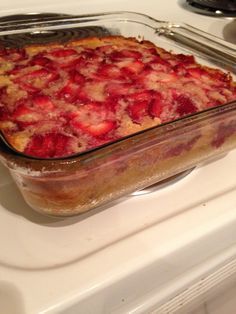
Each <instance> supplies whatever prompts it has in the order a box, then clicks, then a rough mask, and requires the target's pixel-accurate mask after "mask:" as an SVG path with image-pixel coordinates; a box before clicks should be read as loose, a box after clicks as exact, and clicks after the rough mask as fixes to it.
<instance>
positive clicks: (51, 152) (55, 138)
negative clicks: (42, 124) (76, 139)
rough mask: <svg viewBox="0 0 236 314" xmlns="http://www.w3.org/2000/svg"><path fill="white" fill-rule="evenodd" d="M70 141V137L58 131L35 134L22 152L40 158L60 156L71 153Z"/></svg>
mask: <svg viewBox="0 0 236 314" xmlns="http://www.w3.org/2000/svg"><path fill="white" fill-rule="evenodd" d="M70 142H71V137H69V136H67V135H64V134H60V133H47V134H36V135H34V136H33V137H32V138H31V141H30V142H29V144H28V146H27V147H26V149H25V151H24V152H25V154H27V155H30V156H34V157H40V158H53V157H61V156H63V155H68V154H71V153H73V151H72V150H71V149H70Z"/></svg>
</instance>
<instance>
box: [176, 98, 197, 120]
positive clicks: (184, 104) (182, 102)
mask: <svg viewBox="0 0 236 314" xmlns="http://www.w3.org/2000/svg"><path fill="white" fill-rule="evenodd" d="M175 101H176V103H177V109H176V110H177V112H178V114H179V115H180V116H184V115H186V114H191V113H194V112H197V107H196V106H195V105H194V103H193V102H192V100H191V99H190V98H189V97H188V96H187V95H182V94H181V95H179V96H177V97H176V99H175Z"/></svg>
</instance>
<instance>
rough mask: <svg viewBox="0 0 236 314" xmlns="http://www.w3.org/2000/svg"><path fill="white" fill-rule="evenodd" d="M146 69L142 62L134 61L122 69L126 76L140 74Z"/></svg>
mask: <svg viewBox="0 0 236 314" xmlns="http://www.w3.org/2000/svg"><path fill="white" fill-rule="evenodd" d="M143 68H144V64H143V63H142V62H141V61H133V62H130V63H129V64H128V65H126V66H125V67H123V68H122V72H123V73H124V74H125V75H126V76H129V75H133V74H139V73H140V72H141V71H142V70H143Z"/></svg>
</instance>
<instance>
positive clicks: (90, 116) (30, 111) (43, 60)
mask: <svg viewBox="0 0 236 314" xmlns="http://www.w3.org/2000/svg"><path fill="white" fill-rule="evenodd" d="M116 40H117V39H116V38H115V39H114V42H113V41H112V40H111V42H110V39H108V38H106V39H105V40H104V42H103V41H102V40H98V45H96V43H97V41H94V39H93V40H92V41H91V43H92V45H89V42H87V40H86V41H85V42H84V41H82V42H81V45H80V44H78V47H76V46H75V43H76V42H74V43H72V44H71V43H68V44H67V45H65V46H64V47H63V45H60V46H57V47H55V46H53V45H49V46H45V47H43V50H42V49H41V48H40V49H37V47H34V48H33V49H31V48H30V47H29V48H28V47H27V48H26V49H25V50H24V49H2V50H0V60H1V67H0V85H1V87H0V121H1V123H0V125H2V126H3V128H2V129H3V130H4V128H5V130H4V132H12V133H11V135H12V136H13V138H14V135H16V136H17V132H20V136H19V138H20V139H21V136H26V137H27V136H28V137H27V138H26V139H24V142H23V144H25V143H27V142H28V143H29V144H28V145H27V147H26V150H25V152H26V153H27V154H29V155H32V156H35V157H41V158H52V157H64V156H68V155H71V154H74V153H80V152H82V151H84V150H85V149H91V148H94V147H97V146H100V145H102V144H104V143H107V142H109V141H114V140H115V139H117V138H120V137H122V132H124V135H125V136H126V135H127V133H128V134H130V133H132V132H135V131H136V130H143V129H145V128H148V127H149V126H154V125H157V124H159V123H163V122H166V121H172V120H174V119H177V118H179V117H182V116H185V115H189V114H192V113H195V112H197V111H198V110H199V108H201V109H206V108H208V107H209V106H211V107H214V106H217V105H219V104H222V103H225V102H227V101H232V100H235V99H236V87H235V85H234V83H233V82H232V78H231V76H230V75H229V74H228V73H224V72H222V71H220V70H217V69H210V68H207V67H204V66H200V65H199V64H197V63H196V62H195V59H194V57H193V56H187V55H184V54H173V53H171V52H167V51H165V50H164V49H159V48H155V47H154V46H152V45H150V44H147V42H145V41H144V42H141V43H139V42H138V41H137V42H136V44H135V41H134V40H131V41H130V42H129V41H127V42H124V44H123V45H122V44H121V43H122V41H121V40H119V39H118V40H117V41H116ZM87 44H88V45H87ZM135 45H137V46H135ZM2 64H3V66H2ZM123 119H124V121H123ZM2 121H3V122H2ZM5 121H6V122H5ZM7 122H11V123H7ZM137 124H138V125H137ZM126 126H127V129H126ZM7 128H8V131H6V130H7ZM9 130H10V131H9ZM22 131H23V132H22ZM129 132H130V133H129ZM232 132H235V126H234V125H233V126H232V127H231V128H230V129H229V128H228V127H227V128H226V127H225V126H223V127H221V130H219V132H217V134H216V137H215V139H214V141H213V142H212V145H215V146H217V147H218V146H219V145H221V143H222V142H223V141H225V138H227V137H228V136H231V133H232ZM15 133H16V134H15ZM6 134H7V133H6ZM17 139H18V138H17ZM192 143H193V142H192V141H191V142H189V143H184V142H183V143H182V142H180V143H176V147H174V149H173V150H170V151H169V152H167V154H166V156H167V157H168V156H176V155H178V154H180V153H181V152H182V151H184V150H188V149H190V148H191V147H192V146H191V145H192ZM23 146H24V145H22V146H21V147H23ZM164 154H165V152H164Z"/></svg>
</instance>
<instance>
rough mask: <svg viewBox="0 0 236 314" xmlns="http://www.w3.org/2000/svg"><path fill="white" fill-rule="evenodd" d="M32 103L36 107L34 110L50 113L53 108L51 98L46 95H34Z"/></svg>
mask: <svg viewBox="0 0 236 314" xmlns="http://www.w3.org/2000/svg"><path fill="white" fill-rule="evenodd" d="M32 102H33V104H34V105H35V106H36V109H40V110H42V111H44V112H50V111H51V110H53V109H54V108H55V105H54V104H53V102H52V100H51V98H50V97H49V96H46V95H36V96H34V97H33V99H32Z"/></svg>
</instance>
